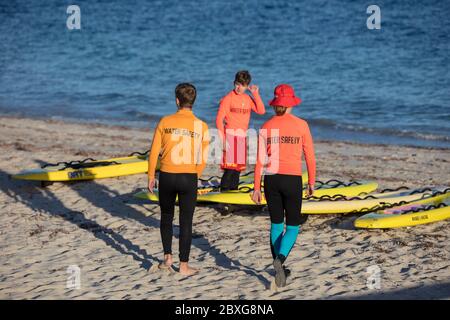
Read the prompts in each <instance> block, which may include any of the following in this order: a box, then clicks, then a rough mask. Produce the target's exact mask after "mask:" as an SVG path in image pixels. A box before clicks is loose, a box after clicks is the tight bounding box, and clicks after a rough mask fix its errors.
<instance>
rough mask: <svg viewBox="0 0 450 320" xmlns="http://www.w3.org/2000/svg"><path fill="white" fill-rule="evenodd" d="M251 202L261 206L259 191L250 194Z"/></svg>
mask: <svg viewBox="0 0 450 320" xmlns="http://www.w3.org/2000/svg"><path fill="white" fill-rule="evenodd" d="M252 200H253V202H254V203H256V204H261V200H262V194H261V190H255V191H253V193H252Z"/></svg>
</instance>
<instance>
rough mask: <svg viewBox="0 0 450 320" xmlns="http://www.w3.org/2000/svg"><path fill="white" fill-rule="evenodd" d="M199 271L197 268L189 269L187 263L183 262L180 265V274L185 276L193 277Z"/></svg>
mask: <svg viewBox="0 0 450 320" xmlns="http://www.w3.org/2000/svg"><path fill="white" fill-rule="evenodd" d="M198 271H199V270H198V269H195V268H191V267H189V265H188V264H187V262H181V263H180V274H182V275H183V276H192V275H194V274H196V273H197V272H198Z"/></svg>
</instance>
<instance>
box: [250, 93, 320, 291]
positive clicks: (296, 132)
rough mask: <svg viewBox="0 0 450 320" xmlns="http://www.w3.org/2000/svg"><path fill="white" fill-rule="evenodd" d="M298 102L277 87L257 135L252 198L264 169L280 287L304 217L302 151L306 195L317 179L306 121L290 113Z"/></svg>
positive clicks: (256, 194)
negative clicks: (269, 115) (271, 111)
mask: <svg viewBox="0 0 450 320" xmlns="http://www.w3.org/2000/svg"><path fill="white" fill-rule="evenodd" d="M300 103H301V99H300V98H298V97H296V96H295V93H294V89H293V88H292V87H291V86H289V85H287V84H281V85H279V86H277V87H276V88H275V97H274V99H272V100H271V101H270V102H269V104H270V105H271V106H273V108H274V111H275V113H276V115H275V116H273V117H272V118H271V119H269V120H268V121H267V122H266V123H264V125H263V126H262V128H261V129H260V132H259V135H258V156H257V162H256V167H255V181H254V189H255V190H254V192H253V194H252V200H253V201H254V202H255V203H257V204H260V203H261V197H262V194H261V175H262V174H263V171H264V194H265V197H266V200H267V205H268V208H269V213H270V221H271V228H270V248H271V251H272V257H273V259H274V261H273V266H274V268H275V283H276V285H277V286H279V287H283V286H285V285H286V277H287V276H288V275H289V274H290V271H289V270H288V269H286V268H285V267H284V262H285V260H286V258H287V257H288V255H289V253H290V251H291V249H292V247H293V246H294V244H295V241H296V240H297V236H298V233H299V230H300V225H301V224H303V223H304V222H306V219H307V216H306V215H303V214H301V207H302V193H303V181H302V153H303V155H304V157H305V160H306V166H307V169H308V185H307V195H308V196H312V195H313V193H314V184H315V179H316V161H315V156H314V145H313V140H312V137H311V132H310V130H309V126H308V123H307V122H306V121H305V120H303V119H300V118H298V117H296V116H294V115H292V114H291V111H292V107H294V106H296V105H298V104H300ZM285 220H286V231H285V232H284V223H285ZM283 232H284V234H283Z"/></svg>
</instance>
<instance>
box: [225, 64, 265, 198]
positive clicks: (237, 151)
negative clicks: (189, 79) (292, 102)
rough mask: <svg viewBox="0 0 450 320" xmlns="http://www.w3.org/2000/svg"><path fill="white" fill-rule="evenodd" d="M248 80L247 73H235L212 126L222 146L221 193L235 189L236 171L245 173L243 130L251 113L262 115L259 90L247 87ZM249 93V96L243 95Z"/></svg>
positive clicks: (249, 79)
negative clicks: (217, 133)
mask: <svg viewBox="0 0 450 320" xmlns="http://www.w3.org/2000/svg"><path fill="white" fill-rule="evenodd" d="M251 80H252V78H251V75H250V73H249V72H248V71H246V70H243V71H239V72H238V73H236V76H235V80H234V89H233V90H232V91H230V92H229V93H228V94H227V95H226V96H225V97H223V98H222V100H221V101H220V106H219V111H218V113H217V117H216V126H217V129H218V131H219V135H220V139H221V141H222V145H223V154H222V163H221V166H220V167H221V169H222V170H223V171H224V172H223V175H222V179H221V181H220V189H221V191H226V190H236V189H237V188H238V185H239V175H240V172H241V171H243V170H245V167H246V161H247V139H246V136H247V129H248V123H249V121H250V114H251V112H252V110H253V111H254V112H256V113H258V114H264V113H265V112H266V110H265V108H264V103H263V101H262V99H261V97H260V96H259V88H258V87H257V86H255V85H252V86H249V85H250V82H251ZM247 90H249V91H250V92H251V93H252V95H253V97H250V96H249V95H247V94H246V93H245V92H246V91H247Z"/></svg>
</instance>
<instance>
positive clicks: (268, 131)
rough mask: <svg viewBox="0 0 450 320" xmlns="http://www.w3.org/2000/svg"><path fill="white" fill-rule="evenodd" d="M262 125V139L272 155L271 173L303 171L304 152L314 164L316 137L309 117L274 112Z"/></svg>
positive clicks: (296, 172) (268, 154)
mask: <svg viewBox="0 0 450 320" xmlns="http://www.w3.org/2000/svg"><path fill="white" fill-rule="evenodd" d="M261 129H262V130H261V132H260V135H262V139H263V140H262V141H261V142H262V143H264V145H265V146H266V150H267V157H268V162H267V165H266V172H267V173H272V174H277V173H278V174H291V175H301V174H302V166H301V163H302V154H304V155H305V158H306V163H307V165H308V164H309V165H311V166H312V165H313V164H314V150H313V142H312V137H311V134H310V131H309V126H308V123H307V122H306V121H305V120H303V119H301V118H299V117H296V116H295V115H293V114H291V113H285V114H284V115H281V116H273V117H272V118H271V119H269V120H268V121H267V122H266V123H264V125H263V126H262V128H261ZM311 169H312V168H311ZM310 171H315V170H310ZM312 178H313V179H312V180H311V181H313V180H314V177H312Z"/></svg>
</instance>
